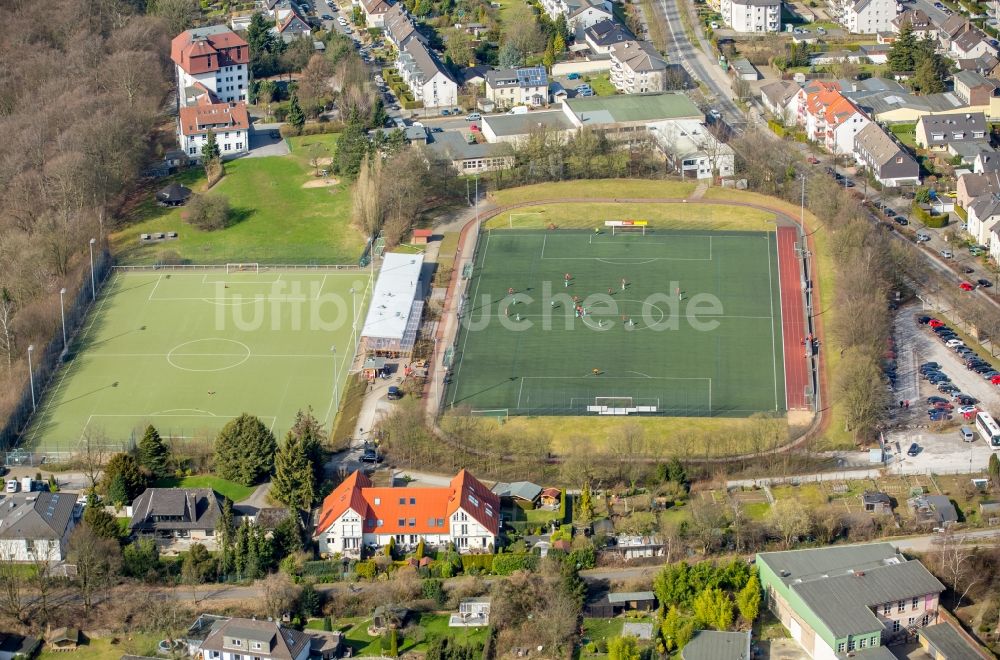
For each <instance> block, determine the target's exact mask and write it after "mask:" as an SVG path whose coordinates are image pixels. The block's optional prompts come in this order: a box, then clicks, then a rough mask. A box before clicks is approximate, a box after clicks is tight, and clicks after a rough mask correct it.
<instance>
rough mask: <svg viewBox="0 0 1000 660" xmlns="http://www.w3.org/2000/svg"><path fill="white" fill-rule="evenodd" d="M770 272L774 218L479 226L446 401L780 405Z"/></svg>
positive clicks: (563, 408) (612, 408) (714, 408)
mask: <svg viewBox="0 0 1000 660" xmlns="http://www.w3.org/2000/svg"><path fill="white" fill-rule="evenodd" d="M778 272H779V271H778V252H777V243H776V240H775V234H774V232H773V231H770V232H769V231H759V232H736V231H703V230H702V231H695V230H691V231H681V230H669V231H668V230H660V231H650V232H647V234H645V235H642V234H639V233H621V234H617V235H612V234H611V233H609V231H608V230H606V231H603V232H602V233H600V234H597V233H594V232H590V231H572V230H554V231H545V230H537V231H531V230H525V229H517V228H514V229H510V230H505V229H499V230H491V231H489V232H485V233H483V234H481V235H480V236H479V240H478V243H477V246H476V254H475V257H474V267H473V269H472V273H471V280H470V282H469V283H468V288H467V291H468V297H467V298H466V299H465V300H464V301H463V303H462V308H461V327H460V330H459V334H458V338H457V342H456V347H455V355H454V359H453V362H452V366H451V372H450V378H449V385H448V390H447V392H446V395H445V399H444V404H445V408H446V409H449V408H454V409H471V410H472V411H473V412H474V413H479V414H496V415H499V416H502V415H593V414H604V415H610V414H626V413H628V414H632V413H641V414H654V415H664V416H698V417H710V416H747V415H751V414H753V413H756V412H770V413H784V411H785V407H786V402H785V389H784V388H785V384H784V367H783V357H782V337H781V300H780V295H781V294H780V289H779V280H778ZM574 298H575V300H574ZM578 307H581V308H583V310H578V309H577V308H578Z"/></svg>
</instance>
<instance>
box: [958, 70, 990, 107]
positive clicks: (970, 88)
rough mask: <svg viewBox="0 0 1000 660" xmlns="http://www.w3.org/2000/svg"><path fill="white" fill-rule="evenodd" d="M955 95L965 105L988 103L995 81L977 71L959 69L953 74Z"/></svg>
mask: <svg viewBox="0 0 1000 660" xmlns="http://www.w3.org/2000/svg"><path fill="white" fill-rule="evenodd" d="M954 80H955V96H957V97H958V98H960V99H962V100H963V101H964V102H965V103H966V105H988V104H989V102H990V98H992V97H993V93H994V92H995V91H996V83H995V82H993V81H992V80H990V79H989V78H987V77H986V76H984V75H983V74H981V73H979V72H978V71H959V72H958V73H956V74H955V76H954Z"/></svg>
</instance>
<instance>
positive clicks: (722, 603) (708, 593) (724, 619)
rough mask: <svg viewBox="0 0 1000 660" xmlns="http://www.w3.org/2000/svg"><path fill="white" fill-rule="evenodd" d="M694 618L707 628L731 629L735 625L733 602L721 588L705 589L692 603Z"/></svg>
mask: <svg viewBox="0 0 1000 660" xmlns="http://www.w3.org/2000/svg"><path fill="white" fill-rule="evenodd" d="M691 610H692V611H693V613H694V618H695V619H696V620H697V621H698V623H700V624H701V625H702V626H703V627H705V628H714V629H716V630H729V628H730V627H731V626H732V625H733V602H732V601H731V600H729V594H727V593H726V592H725V591H723V590H722V589H719V588H712V587H708V588H706V589H704V590H703V591H702V592H701V593H700V594H698V597H697V598H695V599H694V602H693V603H692V604H691Z"/></svg>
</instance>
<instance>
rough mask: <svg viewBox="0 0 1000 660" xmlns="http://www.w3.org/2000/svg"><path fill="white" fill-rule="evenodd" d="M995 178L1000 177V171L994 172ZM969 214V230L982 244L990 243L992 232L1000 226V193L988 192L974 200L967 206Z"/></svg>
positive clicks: (977, 241)
mask: <svg viewBox="0 0 1000 660" xmlns="http://www.w3.org/2000/svg"><path fill="white" fill-rule="evenodd" d="M990 176H991V177H993V178H997V177H1000V173H997V172H993V173H992V174H991V175H990ZM965 210H966V212H967V214H968V226H969V229H968V232H969V234H970V235H971V236H972V238H973V239H975V241H976V243H978V244H980V245H989V243H990V233H991V232H992V231H993V230H994V229H997V228H1000V194H998V193H996V192H988V193H986V194H984V195H980V196H979V197H977V198H975V199H974V200H972V203H971V204H969V206H968V207H966V209H965Z"/></svg>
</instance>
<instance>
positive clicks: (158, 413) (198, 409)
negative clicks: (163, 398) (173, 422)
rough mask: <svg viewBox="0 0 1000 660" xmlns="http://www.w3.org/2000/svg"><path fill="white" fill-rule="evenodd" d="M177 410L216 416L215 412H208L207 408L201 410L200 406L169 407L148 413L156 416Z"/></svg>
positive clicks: (176, 411)
mask: <svg viewBox="0 0 1000 660" xmlns="http://www.w3.org/2000/svg"><path fill="white" fill-rule="evenodd" d="M178 412H196V413H202V414H203V415H204V416H205V417H218V415H216V414H215V413H211V412H208V411H207V410H202V409H201V408H170V409H169V410H160V411H158V412H155V413H149V414H150V415H153V416H157V415H167V414H169V413H178ZM192 416H195V415H192Z"/></svg>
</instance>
